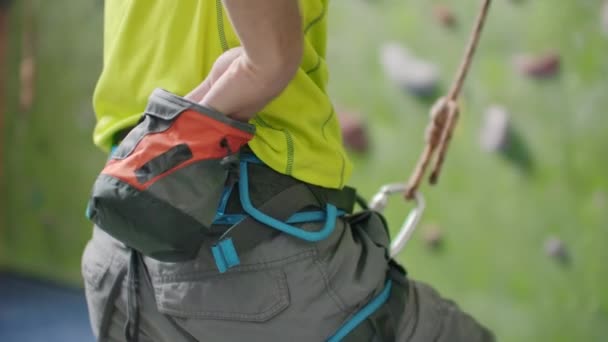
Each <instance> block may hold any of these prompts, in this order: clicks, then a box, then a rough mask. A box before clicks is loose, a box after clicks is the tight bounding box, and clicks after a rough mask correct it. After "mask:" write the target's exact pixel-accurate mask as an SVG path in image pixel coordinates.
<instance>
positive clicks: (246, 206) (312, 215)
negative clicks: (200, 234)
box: [211, 154, 392, 342]
mask: <svg viewBox="0 0 608 342" xmlns="http://www.w3.org/2000/svg"><path fill="white" fill-rule="evenodd" d="M248 163H255V164H262V161H260V160H259V159H258V158H257V157H255V156H254V155H249V154H248V155H242V156H241V158H240V163H239V181H238V187H239V200H240V202H241V206H242V207H243V210H244V211H245V213H246V214H247V215H249V216H251V217H252V218H254V219H255V220H257V221H259V222H260V223H263V224H265V225H267V226H268V227H270V228H273V229H276V230H278V231H281V232H283V233H285V234H288V235H291V236H293V237H296V238H299V239H302V240H305V241H309V242H315V241H321V240H324V239H326V238H328V237H329V236H330V235H331V233H332V232H333V231H334V229H335V227H336V220H337V218H338V217H339V216H342V215H344V214H345V213H344V211H342V210H338V209H337V208H336V206H334V205H333V204H330V203H327V204H326V207H325V211H320V210H317V211H306V212H299V213H295V214H293V215H292V216H290V217H289V218H288V219H287V220H285V221H279V220H277V219H275V218H273V217H271V216H268V215H266V214H264V213H263V212H262V211H260V210H258V209H257V208H256V207H255V206H254V205H253V204H252V203H251V198H250V196H249V177H248V169H247V164H248ZM232 190H233V186H229V187H226V188H225V189H224V193H223V194H222V198H221V201H220V205H219V207H218V210H217V213H216V217H215V220H214V222H213V223H214V224H222V225H235V224H237V223H239V222H241V221H242V220H244V219H245V218H246V217H247V215H243V214H226V213H225V210H226V205H227V203H228V199H229V198H230V194H231V193H232ZM322 221H325V224H324V226H323V228H321V229H320V230H318V231H314V232H311V231H307V230H304V229H301V228H298V227H296V226H293V224H295V223H304V222H322ZM211 252H212V254H213V257H214V259H215V263H216V265H217V267H218V270H219V271H220V273H224V272H226V271H227V270H228V269H229V268H231V267H234V266H237V265H239V264H240V260H239V257H238V253H237V251H236V249H235V246H234V243H233V242H232V239H230V238H226V239H220V241H219V242H218V243H217V244H215V245H214V246H213V247H212V248H211ZM391 288H392V282H391V280H390V279H388V280H387V281H386V283H385V285H384V289H383V290H382V292H380V294H379V295H378V296H376V297H375V298H373V299H372V300H371V301H370V302H369V303H367V305H365V306H364V307H363V308H362V309H361V310H359V311H358V312H357V313H356V314H354V315H353V316H352V317H351V318H350V319H348V320H347V321H346V322H344V324H343V325H342V326H341V327H340V328H339V329H338V330H337V331H336V332H335V333H334V335H332V336H331V337H330V338H329V339H328V340H327V342H339V341H341V340H342V339H343V338H344V337H346V336H347V335H348V334H349V333H350V332H351V331H353V330H354V329H355V328H356V327H357V326H358V325H359V324H361V322H363V321H364V320H365V319H367V318H368V317H369V316H371V315H372V314H373V313H374V312H376V310H378V309H379V308H380V307H381V306H382V305H383V304H384V303H385V302H386V301H387V300H388V298H389V297H390V293H391Z"/></svg>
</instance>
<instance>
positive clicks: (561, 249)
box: [545, 236, 568, 262]
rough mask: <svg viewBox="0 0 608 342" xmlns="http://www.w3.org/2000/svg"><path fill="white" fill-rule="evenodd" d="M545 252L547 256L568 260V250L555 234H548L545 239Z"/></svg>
mask: <svg viewBox="0 0 608 342" xmlns="http://www.w3.org/2000/svg"><path fill="white" fill-rule="evenodd" d="M545 253H546V254H547V256H549V257H551V258H553V259H555V260H557V261H560V262H567V261H568V250H567V249H566V245H565V244H564V242H563V241H562V240H561V239H560V238H558V237H556V236H550V237H548V238H547V239H546V240H545Z"/></svg>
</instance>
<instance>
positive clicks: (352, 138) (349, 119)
mask: <svg viewBox="0 0 608 342" xmlns="http://www.w3.org/2000/svg"><path fill="white" fill-rule="evenodd" d="M337 113H338V121H339V122H340V128H341V129H342V140H343V142H344V146H346V148H348V149H350V150H352V151H354V152H359V153H363V152H366V151H367V149H368V147H369V139H368V137H367V129H366V126H365V123H364V122H363V120H362V119H361V115H359V114H355V113H353V112H350V111H345V110H339V111H338V112H337Z"/></svg>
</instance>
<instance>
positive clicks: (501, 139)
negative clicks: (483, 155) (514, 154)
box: [479, 105, 510, 152]
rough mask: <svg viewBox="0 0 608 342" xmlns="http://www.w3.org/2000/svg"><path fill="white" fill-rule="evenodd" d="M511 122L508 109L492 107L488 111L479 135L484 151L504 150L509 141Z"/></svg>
mask: <svg viewBox="0 0 608 342" xmlns="http://www.w3.org/2000/svg"><path fill="white" fill-rule="evenodd" d="M509 122H510V120H509V112H508V111H507V109H506V108H504V107H502V106H498V105H492V106H490V107H489V108H488V109H487V110H486V112H485V113H484V118H483V124H482V127H481V132H480V135H479V143H480V145H481V148H482V149H483V150H484V151H486V152H498V151H501V150H504V148H505V147H506V146H507V144H508V140H509V129H510V128H509V127H510V124H509Z"/></svg>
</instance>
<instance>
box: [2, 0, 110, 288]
mask: <svg viewBox="0 0 608 342" xmlns="http://www.w3.org/2000/svg"><path fill="white" fill-rule="evenodd" d="M31 3H32V9H33V11H32V12H31V15H32V23H33V25H32V28H33V30H32V32H33V35H32V36H31V37H32V41H33V44H34V55H35V60H36V62H35V65H36V67H35V83H34V84H35V87H34V94H35V100H34V102H33V106H32V108H31V109H30V110H28V111H23V110H20V108H19V107H20V106H19V96H18V93H19V65H20V61H21V57H22V51H23V49H22V42H21V40H22V34H23V32H22V31H23V28H24V26H27V25H24V18H25V17H26V13H25V12H24V10H25V6H24V2H23V1H15V2H14V5H13V7H12V8H11V12H10V24H9V25H10V32H9V39H10V40H9V49H8V54H9V55H8V69H7V70H8V77H7V80H4V81H5V82H7V84H8V86H7V91H8V94H7V100H8V110H7V114H6V117H5V131H4V132H3V133H4V134H0V137H2V139H3V140H2V141H1V143H0V147H1V148H3V149H4V151H3V152H4V157H5V159H4V163H3V164H4V168H5V169H4V177H5V178H4V179H3V180H2V182H3V193H2V202H1V203H2V204H3V205H2V208H1V210H0V213H2V216H1V217H0V227H1V228H0V264H1V265H4V266H5V267H8V268H11V269H16V270H19V271H22V272H26V273H33V274H38V275H41V276H43V277H47V278H50V279H54V280H59V281H70V282H80V266H79V265H80V260H79V257H80V255H81V253H82V250H83V248H84V244H85V242H86V239H87V237H88V236H89V235H90V234H91V224H89V223H88V222H87V221H86V219H85V218H84V208H85V203H86V199H87V194H88V192H89V189H90V185H91V184H92V181H93V180H94V177H95V173H96V172H97V171H98V169H99V168H100V167H101V166H102V165H103V158H104V157H103V155H102V154H101V153H100V152H99V151H97V150H96V149H95V148H94V147H93V146H92V143H91V138H90V136H91V132H92V129H93V125H94V116H93V113H92V108H91V94H92V91H93V86H94V84H95V78H96V76H97V74H98V73H99V71H100V69H101V44H102V34H101V25H102V14H103V11H102V5H101V4H102V2H101V1H68V0H57V1H42V0H38V1H31Z"/></svg>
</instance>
